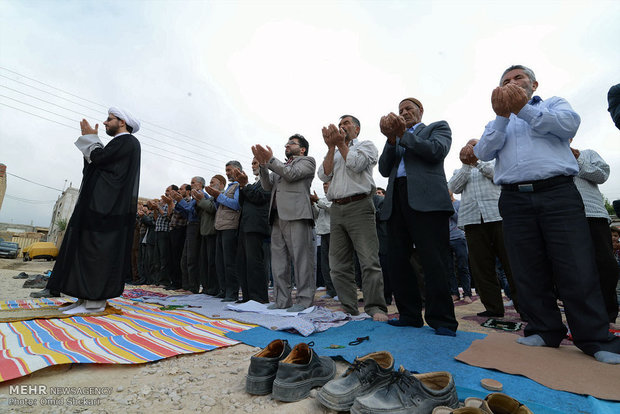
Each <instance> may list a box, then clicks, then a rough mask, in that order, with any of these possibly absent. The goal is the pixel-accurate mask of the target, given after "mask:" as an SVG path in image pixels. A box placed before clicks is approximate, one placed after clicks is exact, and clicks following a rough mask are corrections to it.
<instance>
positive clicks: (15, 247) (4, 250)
mask: <svg viewBox="0 0 620 414" xmlns="http://www.w3.org/2000/svg"><path fill="white" fill-rule="evenodd" d="M18 254H19V244H17V243H14V242H6V241H3V242H0V257H7V258H9V259H15V258H16V257H17V255H18Z"/></svg>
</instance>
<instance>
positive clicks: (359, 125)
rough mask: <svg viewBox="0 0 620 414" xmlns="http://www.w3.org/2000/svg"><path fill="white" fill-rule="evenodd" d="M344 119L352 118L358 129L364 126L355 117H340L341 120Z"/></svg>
mask: <svg viewBox="0 0 620 414" xmlns="http://www.w3.org/2000/svg"><path fill="white" fill-rule="evenodd" d="M344 118H351V119H352V120H353V123H354V124H355V125H356V126H357V127H358V128H361V127H362V125H361V124H360V120H359V119H357V118H356V117H354V116H353V115H342V116H341V117H340V120H341V121H342V120H343V119H344Z"/></svg>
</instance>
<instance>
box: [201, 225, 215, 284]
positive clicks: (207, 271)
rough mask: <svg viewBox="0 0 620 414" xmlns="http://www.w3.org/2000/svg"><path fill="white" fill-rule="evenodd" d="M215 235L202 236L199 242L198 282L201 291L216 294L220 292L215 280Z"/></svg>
mask: <svg viewBox="0 0 620 414" xmlns="http://www.w3.org/2000/svg"><path fill="white" fill-rule="evenodd" d="M216 242H217V236H216V235H215V234H213V235H211V236H202V242H201V244H200V284H201V285H202V293H208V294H210V295H217V294H218V293H219V292H220V284H219V282H218V280H217V271H216V266H215V249H216V245H217V243H216Z"/></svg>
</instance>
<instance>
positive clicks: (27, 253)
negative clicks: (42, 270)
mask: <svg viewBox="0 0 620 414" xmlns="http://www.w3.org/2000/svg"><path fill="white" fill-rule="evenodd" d="M56 256H58V247H56V245H55V244H54V243H51V242H35V243H32V244H31V245H30V246H28V247H25V248H24V262H27V261H28V260H32V259H47V261H50V260H54V259H56Z"/></svg>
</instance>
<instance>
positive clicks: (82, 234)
mask: <svg viewBox="0 0 620 414" xmlns="http://www.w3.org/2000/svg"><path fill="white" fill-rule="evenodd" d="M103 124H104V125H105V129H106V133H107V134H108V135H109V136H111V137H113V138H112V140H111V141H110V142H108V143H107V145H105V146H104V145H103V143H102V142H101V141H100V140H99V137H98V135H97V132H98V130H99V124H96V125H95V128H92V127H91V126H90V124H89V123H88V121H86V120H85V119H83V120H82V122H80V127H81V129H82V136H81V137H79V138H78V140H77V141H76V143H75V145H76V146H77V147H78V148H79V149H80V151H81V152H82V153H83V155H84V170H83V178H82V184H81V186H80V194H79V196H78V200H77V203H76V205H75V209H74V210H73V214H72V216H71V219H70V220H69V224H68V225H67V229H66V232H65V235H64V238H63V241H62V245H61V246H60V252H59V254H58V258H57V260H56V264H55V266H54V270H52V276H51V278H50V280H49V282H48V284H47V288H46V289H45V290H47V292H45V290H44V291H42V292H38V293H39V295H38V296H46V294H47V296H58V295H59V294H60V293H64V294H67V295H69V296H74V297H76V298H78V301H77V302H75V303H74V304H73V305H70V306H67V307H63V308H61V310H63V311H64V312H65V313H67V314H87V313H91V314H92V313H99V312H103V311H105V308H106V300H107V299H110V298H114V297H117V296H120V295H121V294H122V293H123V289H124V287H125V281H126V280H131V247H132V244H133V232H134V225H135V222H136V207H137V203H138V186H139V179H140V142H138V140H137V139H136V137H134V136H133V135H132V132H137V131H138V129H140V122H139V121H138V120H137V119H135V118H134V117H133V116H132V115H131V114H130V113H129V112H127V111H125V110H122V109H119V108H110V110H109V112H108V119H106V120H105V122H104V123H103Z"/></svg>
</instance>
